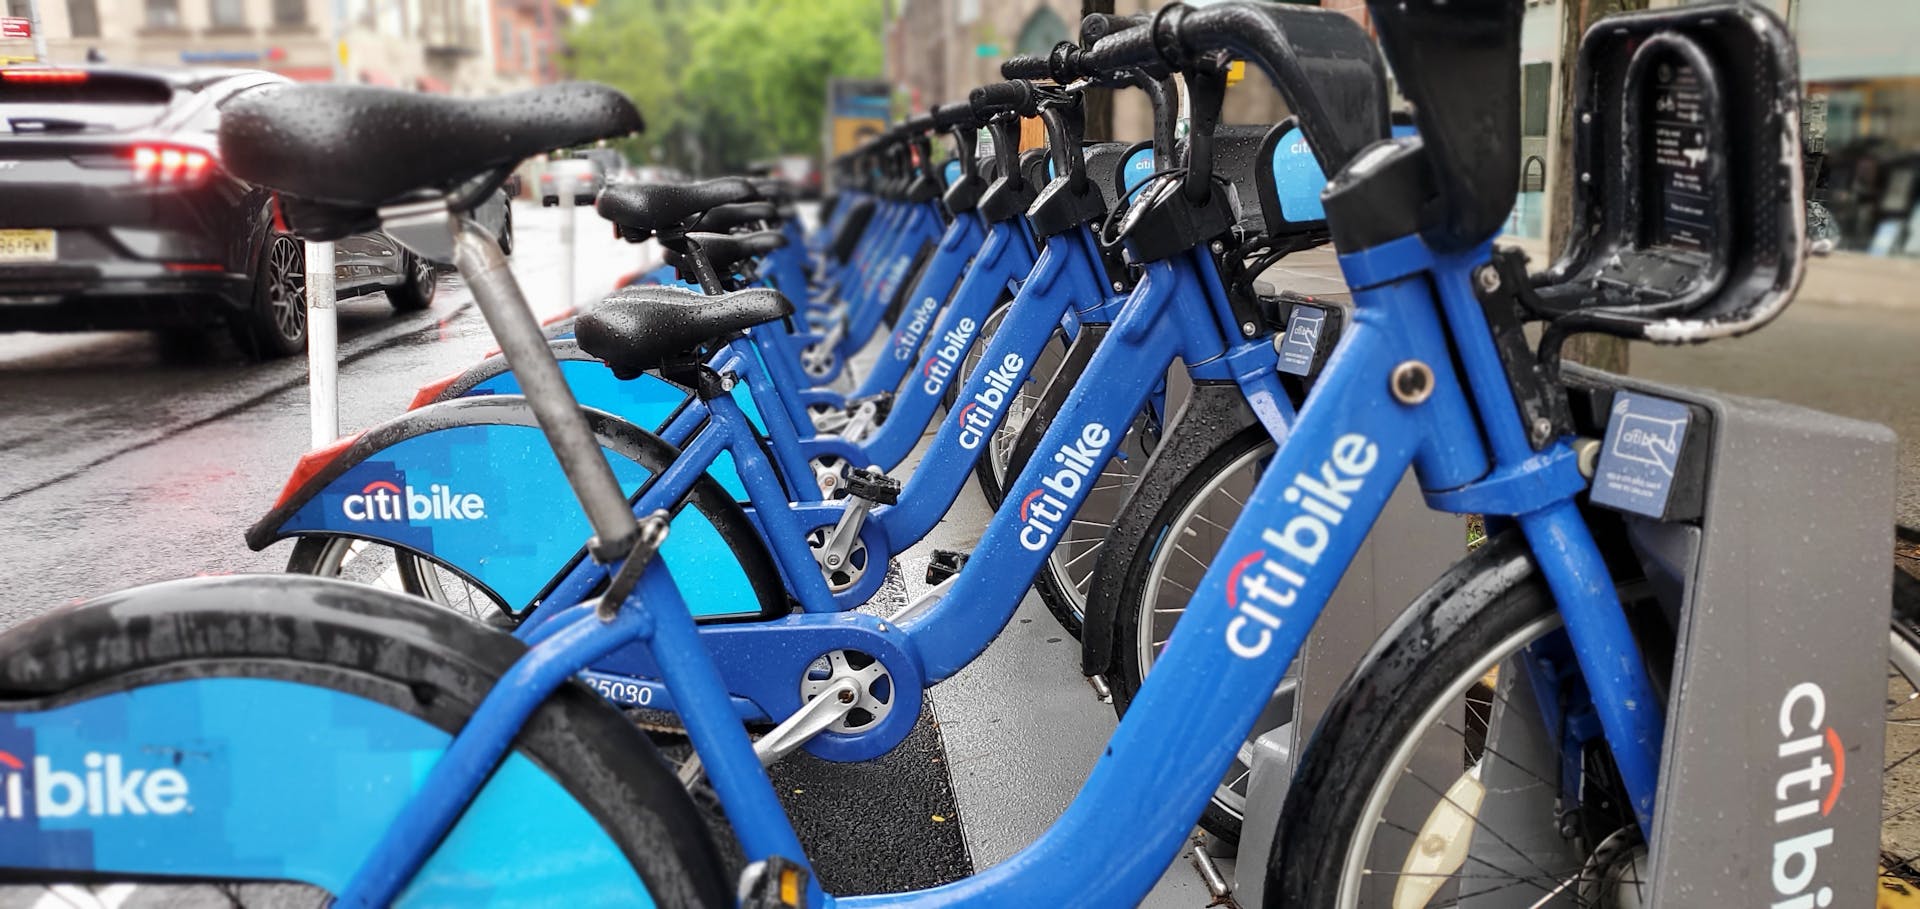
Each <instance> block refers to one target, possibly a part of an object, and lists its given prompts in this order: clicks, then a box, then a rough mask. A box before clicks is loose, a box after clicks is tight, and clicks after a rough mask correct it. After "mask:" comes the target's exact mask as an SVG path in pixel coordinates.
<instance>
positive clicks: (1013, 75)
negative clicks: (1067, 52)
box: [1000, 54, 1053, 79]
mask: <svg viewBox="0 0 1920 909" xmlns="http://www.w3.org/2000/svg"><path fill="white" fill-rule="evenodd" d="M1000 75H1001V76H1002V77H1004V78H1007V79H1051V78H1053V66H1052V65H1051V64H1050V63H1048V62H1047V58H1045V57H1036V56H1034V55H1032V54H1015V55H1013V56H1011V57H1008V58H1007V59H1006V62H1004V63H1001V64H1000Z"/></svg>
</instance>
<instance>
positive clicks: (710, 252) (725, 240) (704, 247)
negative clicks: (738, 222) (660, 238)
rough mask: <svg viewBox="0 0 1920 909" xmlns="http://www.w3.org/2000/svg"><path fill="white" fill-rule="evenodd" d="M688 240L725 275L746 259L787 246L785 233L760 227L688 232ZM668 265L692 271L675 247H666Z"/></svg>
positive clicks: (685, 257) (690, 264)
mask: <svg viewBox="0 0 1920 909" xmlns="http://www.w3.org/2000/svg"><path fill="white" fill-rule="evenodd" d="M687 239H688V240H691V241H693V242H694V243H695V244H696V245H698V246H699V247H700V251H701V252H702V253H705V254H706V257H707V261H708V262H711V263H713V270H714V271H717V272H720V273H721V274H727V273H729V272H732V271H733V270H734V266H736V265H739V264H740V263H742V262H745V261H747V260H749V259H757V258H759V257H761V256H764V255H766V254H767V253H770V252H773V251H774V250H776V249H779V248H781V247H783V246H786V245H787V236H786V234H783V233H781V232H779V231H777V230H762V231H757V232H754V233H750V234H688V235H687ZM666 260H667V264H668V265H671V266H673V267H674V268H677V269H680V272H681V273H682V274H689V275H690V274H692V273H693V262H692V261H691V260H690V259H689V258H688V257H687V255H686V254H685V253H683V252H681V251H680V250H677V249H669V250H667V255H666Z"/></svg>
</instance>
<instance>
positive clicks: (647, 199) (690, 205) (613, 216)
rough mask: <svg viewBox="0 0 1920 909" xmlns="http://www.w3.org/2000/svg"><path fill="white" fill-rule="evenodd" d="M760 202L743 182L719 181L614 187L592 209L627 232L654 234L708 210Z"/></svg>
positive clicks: (742, 178)
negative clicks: (734, 204)
mask: <svg viewBox="0 0 1920 909" xmlns="http://www.w3.org/2000/svg"><path fill="white" fill-rule="evenodd" d="M759 200H760V191H759V190H757V189H754V187H753V184H752V183H751V182H748V181H747V179H746V178H744V177H721V178H719V179H717V180H704V181H701V182H699V183H614V184H611V185H609V186H608V187H607V188H606V189H604V190H602V191H601V192H600V199H599V201H597V202H595V203H594V206H593V207H594V210H596V211H598V212H599V213H600V217H602V218H605V219H607V220H609V221H612V222H613V223H615V224H618V225H620V226H621V227H622V228H625V229H627V230H629V231H657V230H660V229H661V228H666V227H673V226H675V225H678V224H679V223H680V222H682V221H685V220H687V219H688V218H691V217H693V216H694V215H697V214H700V213H702V212H704V211H706V210H708V209H710V208H718V207H720V206H722V205H730V204H732V203H735V202H757V201H759Z"/></svg>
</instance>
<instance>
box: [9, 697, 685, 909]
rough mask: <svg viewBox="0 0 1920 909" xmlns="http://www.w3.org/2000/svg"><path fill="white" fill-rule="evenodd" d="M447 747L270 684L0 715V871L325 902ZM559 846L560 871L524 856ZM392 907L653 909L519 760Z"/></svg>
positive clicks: (444, 738) (602, 846)
mask: <svg viewBox="0 0 1920 909" xmlns="http://www.w3.org/2000/svg"><path fill="white" fill-rule="evenodd" d="M451 740H452V736H450V735H449V734H448V733H446V732H444V731H442V730H440V729H438V728H436V727H434V726H432V725H430V724H428V723H427V722H425V721H423V720H421V719H420V718H418V717H415V716H412V715H410V714H407V713H405V712H402V711H400V710H397V709H394V708H392V707H389V706H387V705H385V704H381V703H378V702H375V701H371V700H367V699H365V698H360V697H354V696H352V695H348V694H344V693H341V692H338V691H334V690H331V689H327V688H321V687H316V686H312V685H303V684H299V683H295V682H288V681H279V680H272V679H255V678H205V679H195V680H192V681H180V682H166V683H161V684H156V685H151V686H146V687H141V688H134V689H131V690H128V691H122V692H116V693H112V694H104V695H100V696H97V697H92V698H88V699H86V700H81V701H75V702H72V703H68V704H64V705H61V706H57V707H52V708H47V709H39V710H33V711H30V712H0V754H4V755H6V757H0V774H4V780H0V793H5V794H6V798H8V799H10V800H11V804H10V805H9V809H10V810H9V812H8V816H7V817H6V818H5V819H4V820H0V863H4V864H5V865H6V866H7V867H10V868H16V869H22V868H33V869H43V870H47V871H77V872H96V873H100V874H103V875H109V876H111V875H128V874H135V875H173V876H200V877H213V878H238V879H255V880H293V881H300V882H302V883H306V884H311V885H313V886H316V887H320V888H322V889H325V890H327V891H328V892H329V893H339V892H341V890H342V889H343V888H344V887H345V886H346V885H347V882H348V881H349V880H350V879H351V878H352V875H353V873H354V872H355V871H356V870H357V869H358V868H359V867H360V866H361V865H362V864H364V863H366V862H367V861H369V860H377V856H375V855H374V854H373V848H374V844H375V843H376V842H377V841H378V840H379V837H380V834H381V832H382V831H383V830H385V829H386V828H387V827H388V826H389V825H390V824H391V823H392V822H393V820H394V818H395V817H396V816H397V815H398V814H399V813H400V810H401V808H402V806H403V805H405V803H406V802H407V800H408V799H410V798H411V797H412V796H413V794H414V793H416V792H418V791H419V790H420V788H421V786H422V785H423V783H424V781H425V779H426V777H427V774H428V770H429V769H430V768H432V767H433V766H434V764H435V763H436V762H437V761H438V760H439V758H440V755H441V754H442V753H443V752H444V751H445V750H446V748H447V745H448V743H449V742H450V741H451ZM8 758H13V760H11V761H9V760H8ZM16 763H17V764H19V765H20V766H18V767H15V766H14V764H16ZM555 848H560V849H564V850H565V852H566V854H567V857H568V858H567V861H565V862H529V861H526V860H525V857H526V856H527V855H530V854H534V853H536V852H539V851H543V850H550V849H555ZM399 903H400V904H401V905H466V906H522V905H553V906H573V905H582V904H597V905H608V904H615V903H620V904H628V905H637V906H652V905H653V904H654V903H653V900H652V899H651V898H650V897H649V896H648V894H647V892H646V888H645V887H644V886H643V885H642V883H641V881H640V879H639V877H638V875H636V874H635V872H634V870H633V868H632V866H631V864H630V863H629V860H628V859H627V857H626V855H625V854H623V853H622V851H621V849H620V848H619V847H618V846H617V845H615V844H614V843H613V842H612V841H611V840H609V839H608V838H607V836H606V833H605V832H604V830H603V829H602V828H601V826H600V824H599V822H597V821H596V820H594V819H593V817H592V816H591V815H590V814H588V813H587V811H586V810H585V809H584V808H582V807H581V806H580V804H579V803H578V802H576V801H574V800H573V798H572V797H571V796H569V795H568V794H567V793H566V791H565V790H564V789H562V788H561V787H560V785H559V784H558V783H556V782H555V781H554V780H553V779H552V778H551V777H549V776H547V774H546V773H545V772H543V771H542V770H540V769H539V768H538V767H536V766H535V765H534V764H533V762H532V761H530V760H528V759H527V758H526V757H524V756H522V755H520V754H519V753H517V752H515V753H512V754H510V755H508V756H507V758H506V760H505V762H504V763H502V764H501V765H500V767H499V768H498V769H497V770H495V771H494V772H493V774H492V775H491V777H490V778H489V779H487V780H486V781H485V782H484V785H483V787H482V788H481V789H480V790H479V791H478V793H477V795H476V796H475V797H474V800H473V802H472V804H471V805H470V806H469V807H468V808H467V811H466V812H465V814H464V815H463V816H462V818H461V820H460V822H459V824H458V825H457V826H456V827H455V828H454V829H453V830H452V831H451V832H450V833H449V835H448V836H447V838H446V839H445V840H444V841H442V842H441V844H440V845H439V847H438V848H437V849H436V850H435V851H434V853H433V855H432V856H431V857H430V858H429V859H428V860H427V862H426V864H425V865H424V866H422V867H421V869H420V871H419V873H418V874H417V875H415V876H414V877H413V879H412V880H411V882H410V883H409V885H408V887H407V889H406V891H405V892H403V893H402V894H401V896H400V899H399Z"/></svg>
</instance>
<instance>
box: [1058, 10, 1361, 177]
mask: <svg viewBox="0 0 1920 909" xmlns="http://www.w3.org/2000/svg"><path fill="white" fill-rule="evenodd" d="M1214 51H1226V52H1228V53H1230V54H1232V55H1234V56H1236V57H1240V58H1242V59H1245V60H1248V61H1250V62H1252V63H1254V64H1255V65H1257V66H1259V67H1260V68H1261V69H1262V70H1263V71H1265V72H1266V74H1267V77H1268V78H1269V79H1270V80H1272V82H1273V84H1274V86H1275V87H1276V88H1278V89H1279V90H1280V93H1281V95H1283V96H1284V97H1285V98H1286V100H1287V106H1288V107H1289V108H1291V109H1292V110H1293V111H1294V112H1295V113H1296V114H1298V115H1299V117H1300V128H1301V130H1302V131H1303V132H1305V133H1306V136H1307V143H1308V145H1309V146H1311V147H1312V149H1313V153H1314V157H1316V158H1318V159H1319V162H1320V166H1321V168H1322V169H1323V170H1324V171H1325V172H1327V173H1329V174H1333V173H1338V172H1339V171H1340V170H1341V169H1342V168H1343V167H1345V166H1346V163H1347V162H1348V161H1350V160H1352V158H1353V156H1354V155H1356V154H1358V153H1359V151H1360V150H1361V149H1362V148H1365V147H1367V146H1368V145H1370V144H1372V143H1374V142H1376V141H1378V140H1380V139H1384V138H1386V137H1387V89H1386V86H1387V78H1386V68H1385V66H1384V65H1383V64H1382V63H1381V60H1380V55H1379V53H1378V52H1377V51H1376V50H1375V49H1374V45H1373V39H1372V37H1371V36H1369V35H1368V34H1367V33H1366V31H1365V29H1363V28H1362V27H1361V26H1360V24H1359V23H1357V22H1355V21H1354V20H1352V19H1350V18H1347V17H1346V16H1345V15H1343V14H1340V13H1337V12H1329V11H1325V10H1321V9H1319V8H1316V7H1307V6H1297V5H1293V4H1278V3H1276V4H1266V3H1262V4H1257V5H1256V4H1252V3H1225V4H1221V5H1218V6H1209V7H1206V8H1204V9H1194V8H1192V7H1188V6H1186V5H1184V4H1179V3H1175V4H1173V5H1171V6H1168V7H1165V8H1163V9H1162V10H1161V11H1160V12H1159V13H1158V14H1157V15H1155V16H1154V18H1153V22H1152V23H1151V24H1149V25H1146V26H1143V27H1139V28H1129V29H1126V30H1124V31H1120V32H1115V33H1113V34H1110V35H1108V36H1106V37H1104V38H1101V39H1100V40H1099V41H1097V42H1095V43H1094V45H1093V47H1091V48H1088V49H1087V50H1086V52H1085V53H1084V54H1082V55H1081V62H1082V65H1084V66H1086V67H1088V68H1091V69H1094V70H1098V71H1112V70H1118V69H1124V68H1128V67H1138V66H1150V65H1152V64H1154V63H1156V62H1162V61H1164V62H1165V63H1166V65H1168V66H1169V67H1172V68H1173V69H1176V70H1189V69H1192V68H1194V67H1197V66H1201V65H1205V64H1204V62H1203V61H1202V60H1201V59H1200V58H1201V57H1203V56H1205V55H1207V54H1209V53H1211V52H1214Z"/></svg>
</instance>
